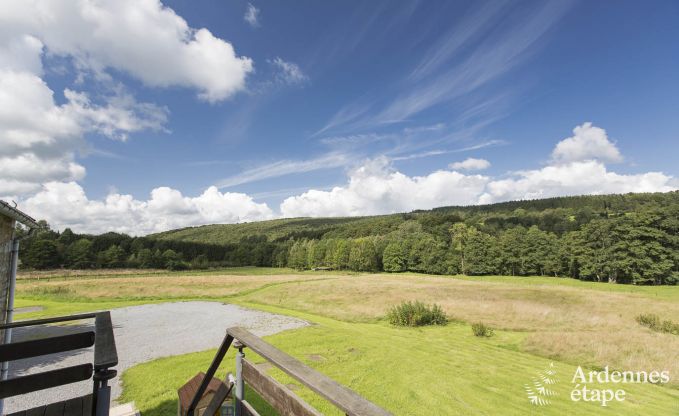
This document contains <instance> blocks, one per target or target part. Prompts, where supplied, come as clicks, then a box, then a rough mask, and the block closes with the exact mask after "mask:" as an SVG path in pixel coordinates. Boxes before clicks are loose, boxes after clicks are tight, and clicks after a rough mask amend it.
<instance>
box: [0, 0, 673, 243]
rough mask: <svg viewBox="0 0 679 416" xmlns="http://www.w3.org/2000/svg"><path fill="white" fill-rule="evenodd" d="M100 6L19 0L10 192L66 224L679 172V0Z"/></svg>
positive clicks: (488, 191)
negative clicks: (34, 110)
mask: <svg viewBox="0 0 679 416" xmlns="http://www.w3.org/2000/svg"><path fill="white" fill-rule="evenodd" d="M83 4H84V5H83ZM83 4H80V5H77V4H76V3H75V2H69V1H56V2H54V3H53V4H51V5H49V6H45V5H44V4H42V5H40V4H37V3H36V4H32V2H11V1H10V2H8V3H6V4H5V5H3V6H2V7H1V8H0V9H4V10H0V23H3V26H4V27H5V29H3V30H1V31H0V68H4V72H0V74H2V76H0V82H2V81H3V80H4V84H2V85H4V87H0V103H3V105H4V106H6V108H5V110H0V112H4V114H0V120H3V119H4V120H9V121H7V122H6V127H5V128H4V129H3V128H2V127H0V141H4V142H6V143H9V148H10V150H5V154H2V153H0V158H4V160H5V162H6V166H8V167H11V169H9V168H8V169H6V172H10V170H11V172H12V173H5V174H4V175H3V176H5V180H4V181H3V180H2V178H0V195H3V196H4V197H3V199H10V198H11V199H14V200H18V201H20V202H21V203H22V204H23V205H22V206H23V207H24V208H25V209H27V210H29V211H31V212H33V213H34V215H36V216H39V217H44V218H47V219H48V220H49V221H50V222H51V223H52V224H54V225H55V226H56V227H57V228H63V227H65V226H71V227H74V228H75V229H79V230H84V231H91V232H99V231H103V230H105V229H116V230H119V231H124V232H131V233H135V234H138V233H146V232H152V231H159V230H162V229H167V228H173V227H178V226H185V225H197V224H202V223H210V222H240V221H250V220H258V219H268V218H274V217H278V216H281V215H282V216H324V215H366V214H378V213H387V212H399V211H408V210H411V209H417V208H432V207H434V206H438V205H452V204H473V203H487V202H496V201H500V200H507V199H524V198H533V197H547V196H553V195H568V194H579V193H609V192H630V191H667V190H670V189H676V188H677V184H678V182H677V176H679V171H678V170H677V165H676V162H675V160H676V158H677V156H678V155H679V151H678V150H679V148H678V144H677V143H678V141H679V137H678V136H679V114H677V109H679V82H678V79H677V73H679V48H677V46H676V45H677V41H679V26H678V25H677V24H676V22H677V19H678V18H679V4H677V3H676V2H673V1H651V2H643V3H642V2H637V1H616V2H612V1H600V2H584V1H581V2H575V1H573V2H569V1H552V2H544V1H524V2H501V1H494V2H478V1H445V2H444V1H420V2H407V1H398V2H396V1H371V2H359V1H341V2H329V1H326V2H316V1H296V2H294V3H289V2H278V1H252V2H245V1H164V2H163V3H162V5H161V4H160V3H159V2H158V1H155V0H144V1H121V2H114V3H111V4H108V5H106V6H102V5H97V4H96V3H90V2H85V3H83ZM27 15H30V16H31V17H26V16H27ZM34 15H37V17H35V16H34ZM47 15H50V16H52V18H51V20H45V17H44V16H47ZM72 16H76V17H72ZM102 16H103V17H102ZM114 16H115V17H114ZM208 34H209V35H208ZM36 45H37V46H36ZM22 83H26V85H30V86H31V88H34V89H35V96H36V97H42V98H36V99H35V100H37V101H30V102H29V100H28V98H26V97H23V96H22V97H20V96H19V95H18V94H17V93H16V91H15V90H18V86H20V85H23V84H22ZM3 88H4V90H3ZM13 88H14V89H13ZM22 88H23V87H22ZM31 91H32V90H31ZM46 91H51V93H52V95H53V98H52V101H51V102H50V100H48V99H47V98H45V97H46V96H45V95H44V94H43V95H40V94H41V92H42V93H44V92H46ZM68 91H70V92H71V93H70V94H69V93H68ZM3 93H4V96H5V100H4V101H2V100H3V98H2V95H1V94H3ZM12 94H17V96H16V97H15V96H14V95H12ZM73 94H79V95H78V96H74V95H73ZM16 100H24V101H26V108H31V106H33V107H35V104H34V102H40V103H43V104H44V106H43V107H44V113H42V114H34V115H33V116H32V117H31V118H30V121H29V119H28V115H27V114H26V113H21V114H19V115H17V114H14V113H13V112H16V113H19V111H18V110H16V111H15V109H13V108H10V107H11V106H8V103H14V102H15V101H16ZM40 100H43V101H40ZM41 105H42V104H41ZM17 107H20V106H17ZM38 107H40V105H38ZM40 108H42V107H40ZM55 114H57V115H59V117H62V118H60V119H59V120H58V124H55V125H54V126H52V124H49V123H47V124H46V125H47V127H45V124H43V125H42V127H41V126H37V125H35V126H34V125H30V126H28V124H30V123H37V124H40V123H39V122H38V121H39V120H40V119H41V117H42V118H45V117H52V116H54V115H55ZM3 117H4V118H3ZM20 117H26V121H25V122H24V121H21V122H18V121H16V120H18V119H20ZM54 117H56V116H54ZM22 120H23V119H22ZM50 120H51V118H50ZM588 122H591V124H585V123H588ZM12 123H17V126H21V129H23V130H21V132H22V134H21V135H17V134H15V133H16V131H18V130H20V128H19V127H16V126H14V125H13V124H12ZM50 123H51V121H50ZM54 123H57V121H55V122H54ZM69 123H71V124H72V125H71V124H69ZM13 126H14V127H13ZM64 126H66V127H64ZM48 127H49V128H48ZM576 128H577V130H576V131H574V129H576ZM44 130H49V131H47V132H45V131H44ZM54 131H58V132H59V133H54ZM26 137H28V138H26ZM31 137H38V138H40V140H38V139H35V140H33V139H31ZM45 137H46V138H45ZM43 139H44V140H43ZM31 140H33V141H31ZM41 140H43V141H46V142H49V143H50V144H49V146H47V145H45V146H46V147H48V148H49V149H48V150H45V148H44V147H45V146H42V145H40V143H43V141H41ZM27 143H28V144H27ZM34 143H38V144H34ZM55 143H56V144H55ZM41 146H42V147H41ZM12 149H14V150H12ZM17 149H19V150H17ZM469 158H471V161H470V162H468V163H466V164H462V163H458V164H457V165H454V164H455V163H456V162H463V161H465V160H467V159H469ZM0 160H2V159H0ZM475 161H476V162H475ZM48 167H49V169H48ZM41 169H42V170H41ZM3 170H5V169H3ZM210 187H215V188H210ZM333 188H334V189H333ZM158 189H160V191H157V192H156V193H155V194H154V193H153V192H154V190H158ZM207 189H211V191H210V192H212V193H210V194H209V195H208V194H206V190H207ZM57 204H58V205H59V206H60V208H59V209H56V208H55V205H57ZM95 216H96V217H97V219H96V221H95V220H94V218H93V217H95ZM121 216H122V217H126V219H125V220H120V217H121ZM161 216H162V217H163V219H162V220H161V219H159V217H161ZM127 217H129V218H127Z"/></svg>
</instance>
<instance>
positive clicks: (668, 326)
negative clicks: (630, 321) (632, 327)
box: [636, 313, 679, 335]
mask: <svg viewBox="0 0 679 416" xmlns="http://www.w3.org/2000/svg"><path fill="white" fill-rule="evenodd" d="M636 320H637V322H638V323H639V325H643V326H645V327H648V328H650V329H652V330H653V331H657V332H665V333H667V334H674V335H679V324H677V323H674V322H672V321H670V320H666V321H661V320H660V318H658V315H655V314H652V313H649V314H644V313H642V314H641V315H638V316H637V317H636Z"/></svg>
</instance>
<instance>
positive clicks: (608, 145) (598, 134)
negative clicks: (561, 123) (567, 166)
mask: <svg viewBox="0 0 679 416" xmlns="http://www.w3.org/2000/svg"><path fill="white" fill-rule="evenodd" d="M590 159H598V160H602V161H604V162H621V161H622V155H621V154H620V151H619V150H618V148H617V147H616V146H615V143H613V142H611V141H610V140H608V135H607V134H606V130H604V129H602V128H599V127H595V126H593V125H592V123H590V122H588V123H584V124H582V125H581V126H577V127H575V128H574V129H573V136H572V137H569V138H567V139H563V140H562V141H560V142H559V143H557V145H556V147H555V148H554V151H553V152H552V160H553V161H554V162H557V163H564V162H576V161H583V160H590Z"/></svg>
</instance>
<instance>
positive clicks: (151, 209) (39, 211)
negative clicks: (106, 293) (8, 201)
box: [20, 182, 273, 235]
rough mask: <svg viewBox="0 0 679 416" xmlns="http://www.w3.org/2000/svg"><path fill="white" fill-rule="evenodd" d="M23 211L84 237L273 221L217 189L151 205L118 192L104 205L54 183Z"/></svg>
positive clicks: (166, 196)
mask: <svg viewBox="0 0 679 416" xmlns="http://www.w3.org/2000/svg"><path fill="white" fill-rule="evenodd" d="M20 208H21V209H22V210H25V211H26V212H30V213H31V215H33V216H35V217H37V218H40V219H45V220H47V222H48V223H49V224H50V225H51V226H53V227H54V228H58V229H64V228H66V227H70V228H72V229H73V230H74V231H76V232H83V233H102V232H106V231H116V232H123V233H128V234H131V235H141V234H148V233H153V232H159V231H164V230H169V229H174V228H179V227H187V226H193V225H201V224H214V223H235V222H244V221H257V220H265V219H270V218H273V213H272V211H271V209H269V207H268V206H267V205H266V204H259V203H256V202H254V201H253V200H252V198H251V197H249V196H248V195H245V194H241V193H229V192H226V193H221V192H219V191H218V190H217V188H215V187H210V188H208V189H207V190H206V191H205V192H203V193H202V194H201V195H199V196H197V197H193V198H192V197H186V196H183V195H182V194H181V193H180V192H179V191H177V190H175V189H171V188H167V187H160V188H155V189H153V190H152V191H151V195H150V198H149V199H148V200H137V199H134V198H133V197H132V196H131V195H123V194H119V193H117V192H113V193H111V194H109V195H108V196H107V197H106V198H105V199H103V200H91V199H89V198H88V197H87V196H86V195H85V191H84V190H83V188H82V187H81V186H80V185H78V184H77V183H75V182H68V183H64V182H48V183H46V184H45V185H44V187H43V189H42V190H41V191H40V192H38V193H37V194H35V195H34V196H32V197H30V198H27V199H25V200H23V201H21V202H20Z"/></svg>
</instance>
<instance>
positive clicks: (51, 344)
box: [0, 331, 94, 361]
mask: <svg viewBox="0 0 679 416" xmlns="http://www.w3.org/2000/svg"><path fill="white" fill-rule="evenodd" d="M92 345H94V332H92V331H89V332H79V333H77V334H70V335H60V336H56V337H50V338H43V339H36V340H32V341H22V342H13V343H11V344H5V345H0V357H2V360H3V361H14V360H20V359H23V358H30V357H38V356H41V355H47V354H54V353H58V352H64V351H72V350H77V349H80V348H87V347H91V346H92Z"/></svg>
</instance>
